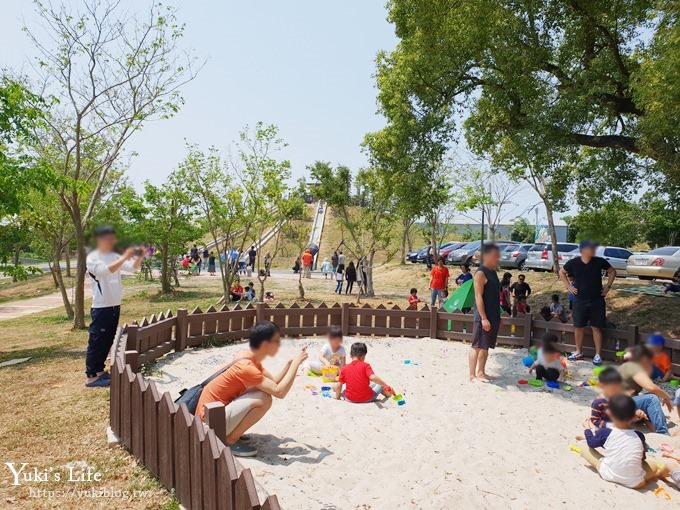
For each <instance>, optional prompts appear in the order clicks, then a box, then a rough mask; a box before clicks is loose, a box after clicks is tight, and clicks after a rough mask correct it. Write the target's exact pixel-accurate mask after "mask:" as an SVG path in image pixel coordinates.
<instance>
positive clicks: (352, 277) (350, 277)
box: [345, 262, 357, 294]
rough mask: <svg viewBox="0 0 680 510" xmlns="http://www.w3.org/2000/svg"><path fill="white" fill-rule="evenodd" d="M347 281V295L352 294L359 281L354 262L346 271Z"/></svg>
mask: <svg viewBox="0 0 680 510" xmlns="http://www.w3.org/2000/svg"><path fill="white" fill-rule="evenodd" d="M345 280H346V281H347V288H346V289H345V294H351V293H352V287H354V282H356V281H357V268H356V267H354V262H350V263H349V265H348V266H347V270H346V271H345Z"/></svg>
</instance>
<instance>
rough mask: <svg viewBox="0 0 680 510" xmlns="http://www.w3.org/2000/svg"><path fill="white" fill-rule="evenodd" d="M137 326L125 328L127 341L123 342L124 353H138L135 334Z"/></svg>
mask: <svg viewBox="0 0 680 510" xmlns="http://www.w3.org/2000/svg"><path fill="white" fill-rule="evenodd" d="M138 331H139V326H138V325H137V324H130V325H129V326H128V327H127V340H126V342H125V350H126V351H138V349H137V333H138Z"/></svg>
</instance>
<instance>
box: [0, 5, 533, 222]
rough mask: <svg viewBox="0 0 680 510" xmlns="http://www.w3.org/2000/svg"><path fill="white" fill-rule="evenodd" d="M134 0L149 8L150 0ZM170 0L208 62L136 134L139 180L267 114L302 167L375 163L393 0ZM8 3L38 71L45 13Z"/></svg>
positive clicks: (15, 34)
mask: <svg viewBox="0 0 680 510" xmlns="http://www.w3.org/2000/svg"><path fill="white" fill-rule="evenodd" d="M66 1H67V3H69V2H68V0H66ZM72 3H73V4H74V5H78V4H79V3H80V2H79V0H73V1H72ZM123 3H124V4H128V6H130V7H131V8H132V9H141V8H142V7H141V6H143V5H146V0H144V1H139V0H138V1H137V2H134V1H133V0H123ZM164 3H165V4H170V5H174V6H176V7H177V8H178V17H179V19H180V21H182V22H184V23H186V35H185V38H184V44H185V45H186V46H187V47H189V48H192V49H193V50H194V51H195V53H196V55H197V56H198V57H199V58H201V59H206V64H205V67H204V68H203V69H202V70H201V72H200V73H199V75H198V76H197V77H196V79H195V80H194V81H193V82H191V83H189V84H188V85H187V86H186V87H185V88H184V89H183V96H184V98H185V101H186V103H185V105H184V107H183V108H182V110H181V111H180V112H179V114H177V115H176V116H175V117H174V118H172V119H170V120H163V121H156V122H152V123H148V124H147V125H146V126H145V127H144V129H143V130H142V131H140V132H138V133H136V134H135V135H134V136H133V138H131V140H130V142H129V144H128V145H127V146H126V148H127V150H128V151H134V152H136V153H137V154H138V155H137V156H136V157H135V158H133V159H132V161H131V166H130V170H129V172H128V175H129V177H130V179H131V181H132V182H133V183H134V184H135V185H136V186H139V185H140V184H141V183H142V182H143V181H144V180H146V179H150V180H151V181H153V182H156V183H158V182H162V181H163V179H164V178H165V176H167V175H168V173H169V172H170V171H171V170H172V169H173V168H175V166H176V165H177V163H178V162H179V161H180V160H181V159H182V158H183V157H184V155H185V145H184V141H185V140H187V141H190V142H195V143H198V144H200V145H202V146H204V147H207V146H209V145H215V146H217V147H219V148H221V149H223V150H224V151H225V152H226V151H228V150H229V147H230V145H232V143H231V142H232V141H233V140H234V139H236V137H237V135H238V132H239V131H240V130H241V129H242V128H243V127H244V126H245V125H246V124H250V125H253V124H254V123H255V122H257V121H259V120H261V121H264V122H265V123H274V124H277V125H278V126H279V128H280V131H281V136H282V137H283V138H284V139H285V140H286V141H287V142H288V144H289V146H288V148H287V150H286V153H285V157H287V158H288V159H290V160H291V163H292V166H293V175H294V177H295V178H297V177H301V176H303V175H304V174H305V167H306V165H309V164H311V163H313V162H314V161H316V160H326V161H331V162H332V163H342V164H345V165H348V166H349V167H350V168H352V169H357V168H359V167H361V166H362V165H364V164H365V163H366V159H365V157H364V155H363V154H362V153H361V148H360V143H361V141H362V139H363V137H364V135H365V134H366V132H368V131H373V130H376V129H379V128H380V127H382V126H383V125H384V119H383V118H382V117H381V116H380V115H378V114H377V113H376V110H377V105H376V89H375V84H374V79H373V76H372V75H373V73H374V70H375V65H374V61H375V56H376V53H377V52H378V51H380V50H391V49H392V48H394V46H395V44H396V42H397V39H396V37H395V35H394V30H393V26H392V25H390V24H389V23H387V21H386V14H387V12H386V9H385V5H384V0H343V1H339V0H335V1H328V0H295V1H292V0H289V1H285V2H284V1H275V0H240V1H234V0H228V1H224V0H223V1H218V0H193V1H191V2H186V1H185V2H181V1H178V0H172V1H166V2H164ZM0 8H1V9H2V10H1V12H2V13H3V16H2V17H0V65H2V66H3V67H7V68H10V69H13V70H14V71H15V72H16V71H19V72H24V73H26V74H28V75H30V74H31V72H32V70H31V67H30V65H29V64H28V62H30V61H31V60H32V59H33V58H34V57H35V51H34V49H33V48H32V46H31V44H30V42H29V40H28V38H27V36H26V35H25V34H24V33H23V32H22V30H21V27H22V26H23V25H24V23H25V24H26V25H27V26H28V27H29V28H30V27H31V26H32V25H33V26H35V24H36V23H37V22H38V19H37V16H36V15H35V12H34V9H33V2H31V1H29V0H22V1H19V0H0ZM515 201H516V202H518V203H517V205H516V207H513V208H511V210H510V211H509V214H508V217H509V218H512V217H513V215H515V214H518V213H522V212H524V211H525V210H526V209H527V206H528V205H529V204H534V203H536V202H537V201H538V199H537V197H536V196H535V194H534V193H533V192H530V191H523V192H521V193H520V194H519V195H518V196H517V197H516V199H515ZM472 216H476V215H475V214H474V213H473V214H472ZM531 219H533V215H531Z"/></svg>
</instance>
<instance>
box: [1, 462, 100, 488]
mask: <svg viewBox="0 0 680 510" xmlns="http://www.w3.org/2000/svg"><path fill="white" fill-rule="evenodd" d="M83 464H85V463H80V462H78V463H73V464H69V465H66V466H63V467H62V468H60V469H55V468H53V467H45V468H38V467H31V466H29V464H28V462H5V466H7V469H9V471H10V473H11V481H12V483H11V485H15V486H16V485H22V484H24V483H47V482H60V481H62V480H63V481H66V482H72V483H83V482H84V483H88V482H100V481H101V479H102V474H101V473H99V472H98V471H96V470H95V469H94V468H93V467H92V466H87V465H83Z"/></svg>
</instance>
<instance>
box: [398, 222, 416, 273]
mask: <svg viewBox="0 0 680 510" xmlns="http://www.w3.org/2000/svg"><path fill="white" fill-rule="evenodd" d="M412 225H413V222H412V221H411V219H410V218H404V219H403V220H402V226H403V227H404V235H403V236H402V238H401V262H400V264H401V265H404V264H406V253H407V251H406V245H407V244H409V245H410V244H411V243H410V239H409V235H410V233H411V226H412ZM409 247H410V246H409Z"/></svg>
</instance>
